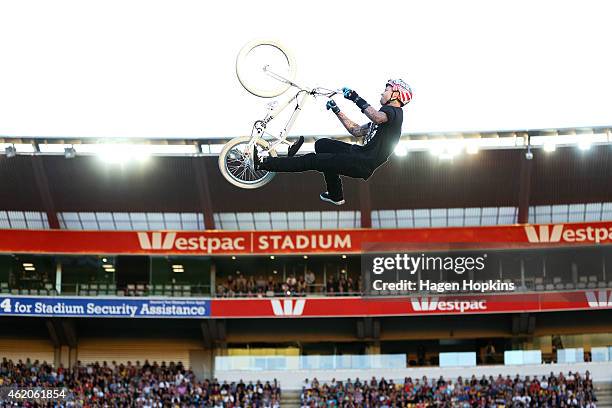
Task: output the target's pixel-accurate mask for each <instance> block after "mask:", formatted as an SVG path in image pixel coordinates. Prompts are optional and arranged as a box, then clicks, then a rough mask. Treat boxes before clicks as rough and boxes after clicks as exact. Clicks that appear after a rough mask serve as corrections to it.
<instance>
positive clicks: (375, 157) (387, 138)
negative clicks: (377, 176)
mask: <svg viewBox="0 0 612 408" xmlns="http://www.w3.org/2000/svg"><path fill="white" fill-rule="evenodd" d="M379 112H384V113H385V114H386V115H387V121H386V122H385V123H381V124H379V125H377V124H375V123H370V130H369V131H368V134H367V135H366V136H365V138H364V145H363V146H359V145H355V150H356V151H357V152H359V153H361V154H362V155H364V156H367V158H368V159H370V160H372V161H373V162H374V163H373V164H375V166H376V167H378V166H380V165H381V164H383V163H384V162H386V161H387V159H388V158H389V156H391V154H392V153H393V150H394V149H395V146H397V143H398V142H399V140H400V136H401V135H402V121H403V120H404V116H403V111H402V108H396V107H394V106H389V105H383V106H382V107H381V108H380V110H379Z"/></svg>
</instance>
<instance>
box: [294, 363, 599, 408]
mask: <svg viewBox="0 0 612 408" xmlns="http://www.w3.org/2000/svg"><path fill="white" fill-rule="evenodd" d="M300 399H301V405H302V407H318V406H376V407H391V406H407V404H408V406H416V407H426V406H450V407H475V406H478V407H492V406H498V407H499V406H516V407H527V406H576V407H578V406H579V407H588V408H595V403H594V402H595V401H596V400H597V399H596V396H595V394H594V391H593V380H592V378H591V377H590V374H589V372H588V371H587V372H586V373H584V374H583V375H581V374H579V373H571V372H570V373H567V374H563V373H560V374H558V375H554V374H553V373H551V374H550V375H549V376H547V377H542V378H540V379H537V378H530V377H528V376H527V377H520V376H519V375H516V377H515V378H510V376H508V377H506V378H504V377H502V376H501V375H500V376H498V377H497V378H493V377H489V378H485V377H484V376H483V377H482V378H480V379H477V378H476V377H475V376H472V377H471V378H469V379H468V378H461V377H459V378H458V379H457V380H456V381H452V380H449V379H444V378H442V377H440V378H438V379H433V378H432V379H428V378H427V377H423V378H421V379H418V378H417V379H414V380H413V379H412V378H405V379H404V381H403V382H402V383H399V382H398V383H394V382H393V380H385V379H384V378H381V379H376V378H372V379H371V380H369V381H368V380H365V381H361V380H359V379H358V378H357V379H355V380H354V381H353V382H352V381H351V380H350V379H348V380H346V381H332V382H331V383H330V384H327V383H324V384H320V383H319V382H318V381H317V380H316V379H313V380H312V381H311V382H308V380H306V385H305V386H304V388H303V389H302V393H301V396H300Z"/></svg>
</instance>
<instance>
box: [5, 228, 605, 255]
mask: <svg viewBox="0 0 612 408" xmlns="http://www.w3.org/2000/svg"><path fill="white" fill-rule="evenodd" d="M602 244H612V222H595V223H578V224H554V225H505V226H491V227H453V228H410V229H384V230H381V229H373V228H368V229H349V230H316V231H221V230H210V231H208V230H207V231H140V232H136V231H66V230H42V231H41V230H36V231H35V230H0V253H37V254H49V253H50V254H94V255H100V254H117V255H122V254H126V255H127V254H166V255H171V254H172V255H174V254H176V255H242V254H244V255H258V254H260V255H267V254H270V255H272V254H295V253H298V254H348V253H368V252H385V251H387V252H394V251H396V250H416V251H433V250H436V249H443V250H448V249H452V248H453V247H456V248H461V249H496V248H498V249H506V248H530V247H555V246H563V245H565V246H567V245H602ZM394 245H395V246H396V247H394Z"/></svg>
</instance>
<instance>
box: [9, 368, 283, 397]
mask: <svg viewBox="0 0 612 408" xmlns="http://www.w3.org/2000/svg"><path fill="white" fill-rule="evenodd" d="M4 387H19V388H23V387H43V388H47V389H48V388H66V389H67V390H68V391H69V393H70V395H71V396H70V398H67V399H66V400H65V401H64V402H62V401H59V400H57V401H48V402H47V403H46V404H41V405H36V404H34V403H33V402H32V401H29V402H28V401H24V402H21V403H19V404H18V405H11V404H12V402H8V401H6V400H5V401H2V399H1V397H0V407H4V406H7V407H9V406H11V407H12V406H22V407H35V406H36V407H39V406H40V407H47V406H48V407H140V408H157V407H160V408H161V407H164V408H165V407H170V408H175V407H181V408H182V407H214V408H225V407H227V408H233V407H257V408H278V407H280V387H279V385H278V383H276V381H275V382H273V383H269V382H266V383H261V382H257V383H246V384H245V383H244V382H242V381H240V382H238V383H231V384H228V383H225V382H224V383H219V382H218V381H217V380H214V379H213V380H203V381H199V380H197V379H196V377H195V375H194V373H193V371H191V370H188V369H186V368H185V367H184V366H183V365H182V364H181V363H176V364H175V363H169V364H167V365H166V364H165V363H162V364H161V365H160V364H157V363H153V364H150V363H149V362H148V361H145V362H144V364H142V365H141V364H140V363H138V362H137V363H136V364H135V365H133V364H131V363H130V362H128V364H114V362H113V363H112V364H107V363H106V362H104V363H102V364H98V363H96V364H88V365H81V364H79V365H77V366H76V367H74V368H64V367H62V366H59V367H57V368H54V367H52V366H51V365H49V364H47V363H39V362H38V361H34V362H31V361H30V360H29V359H28V360H26V361H25V362H23V361H21V360H19V361H18V362H13V361H11V360H7V359H6V358H5V359H3V360H2V362H1V363H0V388H4Z"/></svg>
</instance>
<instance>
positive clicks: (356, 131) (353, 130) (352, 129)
mask: <svg viewBox="0 0 612 408" xmlns="http://www.w3.org/2000/svg"><path fill="white" fill-rule="evenodd" d="M338 119H340V122H342V125H344V127H345V128H346V130H348V132H349V133H350V134H351V135H353V136H355V137H363V136H365V135H366V134H367V133H368V128H369V127H370V125H363V126H359V125H358V124H356V123H355V122H353V121H352V120H350V119H349V118H348V117H347V116H346V115H345V114H344V113H342V112H339V113H338Z"/></svg>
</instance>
